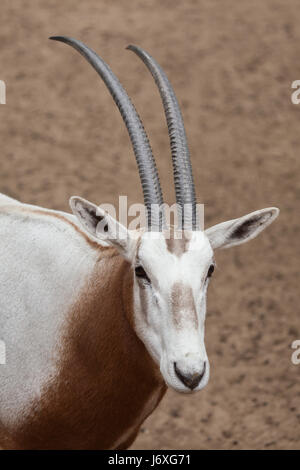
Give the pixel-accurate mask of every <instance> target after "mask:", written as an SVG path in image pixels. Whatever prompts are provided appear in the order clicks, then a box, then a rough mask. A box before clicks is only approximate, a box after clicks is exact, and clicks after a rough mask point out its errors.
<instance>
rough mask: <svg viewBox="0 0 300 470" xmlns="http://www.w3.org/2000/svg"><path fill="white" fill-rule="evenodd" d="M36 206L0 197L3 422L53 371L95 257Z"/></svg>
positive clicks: (17, 415)
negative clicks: (72, 308) (69, 317)
mask: <svg viewBox="0 0 300 470" xmlns="http://www.w3.org/2000/svg"><path fill="white" fill-rule="evenodd" d="M8 203H9V205H8ZM3 204H4V205H3ZM27 209H29V210H30V213H27V212H26V210H27ZM36 209H39V210H40V208H36V207H34V206H28V205H25V204H20V203H17V202H15V201H13V200H7V199H6V198H5V197H1V198H0V240H1V243H0V266H1V269H0V339H1V340H3V341H4V342H5V344H6V365H1V366H0V422H2V423H3V424H5V425H6V426H7V427H13V426H14V424H15V423H16V422H18V421H19V420H20V419H22V418H23V417H25V415H26V413H27V410H29V409H30V405H31V403H32V401H33V400H36V399H38V398H39V397H40V393H41V388H42V387H43V385H45V383H46V382H47V381H49V380H50V379H51V378H53V377H54V376H55V374H56V364H57V361H58V359H59V355H60V352H61V350H60V346H61V345H62V338H61V334H62V331H63V326H64V323H65V321H66V314H67V312H68V309H69V307H70V305H71V304H72V303H73V302H74V300H75V299H76V295H77V293H78V292H79V291H80V289H81V287H82V286H83V285H84V283H85V281H86V278H87V276H88V275H89V273H90V272H91V271H92V269H93V266H94V263H95V261H96V255H95V254H94V251H93V250H91V249H88V248H87V246H88V245H87V243H86V241H85V240H84V238H83V237H82V236H80V234H78V233H77V232H76V231H75V230H74V228H72V227H71V226H70V225H69V224H67V223H65V222H64V221H63V220H60V219H58V218H56V217H52V216H50V215H47V214H45V215H40V214H36V215H35V214H34V211H35V210H36ZM24 210H25V212H24ZM63 215H64V217H66V218H70V220H72V222H73V223H75V224H76V221H75V217H74V216H72V215H70V214H63Z"/></svg>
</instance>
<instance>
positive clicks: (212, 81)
mask: <svg viewBox="0 0 300 470" xmlns="http://www.w3.org/2000/svg"><path fill="white" fill-rule="evenodd" d="M299 23H300V9H299V2H297V1H290V0H285V1H278V0H273V1H268V0H266V1H264V2H262V1H260V0H252V1H251V2H250V1H241V0H240V1H234V0H227V1H226V2H220V1H216V0H209V1H208V0H206V1H196V0H195V1H191V0H185V1H184V2H179V1H174V0H159V1H157V0H149V1H143V2H141V1H137V0H130V1H129V0H127V1H125V0H123V1H120V0H114V1H113V2H112V1H108V0H107V1H105V0H101V1H99V0H89V1H85V2H80V1H74V0H72V1H71V0H64V1H63V2H62V1H58V0H57V1H56V0H55V1H53V0H52V1H51V0H50V1H47V2H45V1H44V2H37V1H34V0H27V1H26V0H22V1H21V0H13V1H11V0H10V1H5V0H2V1H1V4H0V63H1V67H0V79H2V80H5V82H6V85H7V104H6V105H5V106H4V105H1V106H0V139H1V171H0V191H1V192H5V193H7V194H9V195H11V196H13V197H16V198H19V199H21V200H23V201H25V202H29V203H34V204H39V205H42V206H46V207H51V208H56V209H62V210H68V199H69V197H70V196H71V195H74V194H78V195H81V196H84V197H86V198H88V199H90V200H92V201H94V202H96V203H100V202H111V203H114V204H116V203H117V201H118V195H119V194H127V195H128V197H129V202H130V203H132V202H142V194H141V189H140V184H139V180H138V176H137V171H136V164H135V160H134V157H133V154H132V150H131V148H130V144H129V139H128V137H127V134H126V130H125V128H124V126H123V123H122V121H121V118H120V116H119V113H118V111H117V110H116V108H115V106H114V105H113V103H112V99H111V97H110V96H109V94H108V92H107V90H106V89H105V87H104V85H103V83H102V82H101V80H100V79H99V78H98V77H97V76H96V74H95V72H94V71H93V70H92V69H91V68H90V67H89V66H88V65H87V64H86V62H85V61H84V60H83V59H82V58H81V57H80V56H79V55H78V54H77V53H75V52H74V51H73V50H71V49H70V48H68V47H67V46H65V45H62V44H58V43H54V42H50V41H48V39H47V38H48V36H50V35H53V34H66V35H71V36H74V37H77V38H79V39H81V40H83V41H84V42H86V43H87V44H89V45H90V46H91V47H93V48H94V49H96V50H97V51H98V52H99V53H100V54H101V55H102V56H103V58H104V59H105V60H106V61H107V62H108V63H109V64H110V65H111V67H112V68H113V70H114V71H115V73H116V74H117V75H118V76H119V77H120V78H121V80H122V81H123V83H124V85H125V87H126V88H127V90H128V92H129V94H130V95H131V96H132V98H133V100H134V102H135V104H136V106H137V108H138V110H139V111H140V113H141V115H142V117H143V120H144V124H145V127H146V129H147V131H148V133H149V135H150V137H151V141H152V146H153V149H154V152H155V155H156V158H157V161H158V167H159V170H160V175H161V181H162V185H163V189H164V193H165V195H166V199H167V200H168V201H169V202H173V201H174V196H173V185H172V181H171V176H170V175H171V165H170V156H169V144H168V136H167V131H166V125H165V121H164V115H163V111H162V106H161V103H160V100H159V96H158V93H157V90H156V88H155V85H154V83H153V81H152V78H151V77H150V75H149V74H148V73H147V71H146V69H145V67H144V66H143V65H142V64H141V62H140V61H139V60H138V59H137V58H136V57H135V56H134V55H133V54H132V53H130V52H128V51H125V49H124V48H125V46H126V45H128V44H129V43H136V44H139V45H141V46H143V47H144V48H145V49H146V50H148V51H149V52H151V53H152V54H153V55H154V56H155V57H156V59H157V60H158V61H159V62H160V63H161V64H162V65H163V67H164V68H165V70H166V71H167V73H168V75H169V77H170V78H171V81H172V83H173V85H174V88H175V90H176V92H177V95H178V97H179V100H180V102H181V104H182V109H183V114H184V118H185V123H186V128H187V133H188V137H189V143H190V149H191V154H192V162H193V167H194V176H195V182H196V187H197V193H198V200H199V202H203V203H205V212H206V225H207V226H208V225H210V224H213V223H217V222H220V221H223V220H226V219H230V218H234V217H237V216H240V215H243V214H245V213H247V212H251V211H253V210H256V209H260V208H263V207H268V206H273V205H275V206H278V207H280V209H281V215H280V218H279V219H278V221H276V223H274V225H272V226H271V227H270V228H269V229H268V230H266V232H264V233H263V234H262V235H261V236H260V237H259V238H257V239H256V240H254V241H252V242H251V243H249V244H247V245H245V246H242V247H238V248H234V249H232V250H229V251H224V252H220V253H219V254H218V255H217V262H218V266H219V269H218V270H217V272H216V274H215V276H214V280H213V282H212V284H211V286H210V289H209V299H208V316H207V323H206V345H207V349H208V354H209V357H210V361H211V380H210V382H209V385H208V386H207V387H206V389H205V390H203V391H202V392H201V393H199V394H196V395H194V396H181V395H178V394H175V393H173V392H171V391H170V392H168V394H167V396H166V397H165V399H164V400H163V402H162V403H161V405H160V406H159V408H158V409H157V410H156V411H155V413H153V415H152V416H151V417H150V418H149V419H148V420H147V421H146V423H145V424H144V426H143V428H142V431H141V433H140V435H139V437H138V438H137V440H136V442H135V443H134V445H133V446H132V448H133V449H144V448H149V449H151V448H155V449H174V448H175V449H176V448H178V449H204V448H206V449H216V448H221V449H245V448H251V449H259V448H268V449H278V448H289V449H296V448H298V447H299V444H300V408H299V399H300V365H299V366H295V365H292V363H291V360H290V358H291V353H292V349H291V342H292V341H293V340H295V339H298V338H299V339H300V319H299V300H298V286H299V200H300V186H299V174H300V171H299V143H300V105H298V106H296V105H293V104H292V103H291V99H290V95H291V91H292V90H291V82H292V81H293V80H296V79H300V59H299V51H300V28H299Z"/></svg>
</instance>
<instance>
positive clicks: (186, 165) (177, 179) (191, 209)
mask: <svg viewBox="0 0 300 470" xmlns="http://www.w3.org/2000/svg"><path fill="white" fill-rule="evenodd" d="M127 49H129V50H131V51H133V52H135V54H137V55H138V56H139V57H140V58H141V59H142V61H143V62H144V64H145V65H146V67H147V68H148V69H149V71H150V72H151V74H152V76H153V78H154V80H155V83H156V85H157V87H158V89H159V93H160V96H161V99H162V102H163V106H164V111H165V115H166V120H167V125H168V131H169V137H170V144H171V152H172V162H173V173H174V184H175V193H176V202H177V204H178V206H179V212H180V213H179V217H181V223H182V227H183V228H189V229H191V230H198V226H197V214H196V195H195V186H194V180H193V173H192V166H191V161H190V153H189V149H188V144H187V137H186V133H185V129H184V124H183V119H182V115H181V111H180V108H179V104H178V101H177V98H176V96H175V93H174V90H173V87H172V85H171V84H170V82H169V80H168V77H167V76H166V74H165V72H164V71H163V69H162V68H161V66H160V65H159V64H158V63H157V62H156V61H155V59H153V57H151V55H150V54H148V53H147V52H146V51H144V50H143V49H142V48H140V47H138V46H133V45H130V46H128V47H127Z"/></svg>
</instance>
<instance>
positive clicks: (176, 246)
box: [165, 227, 190, 257]
mask: <svg viewBox="0 0 300 470" xmlns="http://www.w3.org/2000/svg"><path fill="white" fill-rule="evenodd" d="M165 240H166V245H167V249H168V250H169V251H170V253H173V254H174V255H176V256H178V257H180V256H182V255H183V253H185V252H186V251H187V250H188V247H189V242H190V232H186V231H176V230H175V229H174V228H173V227H170V229H169V231H168V232H166V235H165Z"/></svg>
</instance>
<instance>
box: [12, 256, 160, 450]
mask: <svg viewBox="0 0 300 470" xmlns="http://www.w3.org/2000/svg"><path fill="white" fill-rule="evenodd" d="M105 258H106V259H105V263H104V262H103V261H102V260H100V261H99V262H98V263H97V264H96V268H95V270H94V272H93V274H92V276H91V278H90V281H89V283H88V285H87V286H86V288H85V289H84V290H83V291H82V293H81V296H80V298H79V299H78V301H77V302H76V303H75V305H74V306H73V308H72V310H71V311H70V314H69V324H68V328H67V329H66V331H65V340H64V343H63V344H62V346H61V361H60V363H59V364H58V367H59V373H58V375H57V377H56V378H55V379H53V380H52V381H51V382H50V383H48V384H45V387H44V390H43V392H42V396H41V399H40V400H38V401H36V402H35V403H34V404H33V405H32V408H31V410H30V411H29V413H28V417H27V418H26V420H25V422H23V423H22V425H21V426H20V428H19V429H16V430H15V432H14V435H13V436H12V443H9V444H8V445H7V447H8V448H18V449H108V448H111V447H113V446H114V443H116V442H117V441H119V442H121V444H120V445H118V448H126V447H128V446H129V445H130V444H131V443H132V442H133V440H134V438H135V436H136V434H137V432H138V429H139V427H140V424H141V421H142V420H143V419H142V420H139V417H141V416H143V410H145V404H146V403H147V401H148V400H149V399H150V398H151V396H152V395H153V393H154V392H158V391H159V390H160V396H159V399H158V401H160V399H161V398H162V396H163V394H164V393H165V390H166V386H165V384H164V382H163V379H162V377H161V375H160V372H159V369H158V367H157V366H156V364H155V363H154V362H153V360H152V359H151V357H150V356H149V354H148V352H147V351H146V348H145V346H144V344H143V343H142V342H141V341H140V340H139V339H138V337H137V336H136V334H135V332H134V330H133V328H132V326H131V325H132V323H133V318H132V315H133V310H132V283H133V274H132V269H131V267H130V265H129V263H127V262H126V261H125V260H123V259H122V258H121V257H120V256H119V255H117V253H116V251H113V252H110V255H107V256H106V257H105ZM153 406H154V407H155V406H156V405H155V404H154V405H153ZM151 411H152V410H148V411H147V412H148V413H149V412H151ZM143 418H145V417H144V416H143ZM128 429H131V434H130V435H129V436H128V434H126V430H128ZM123 435H124V441H123V442H122V440H121V441H120V439H122V436H123Z"/></svg>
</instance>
